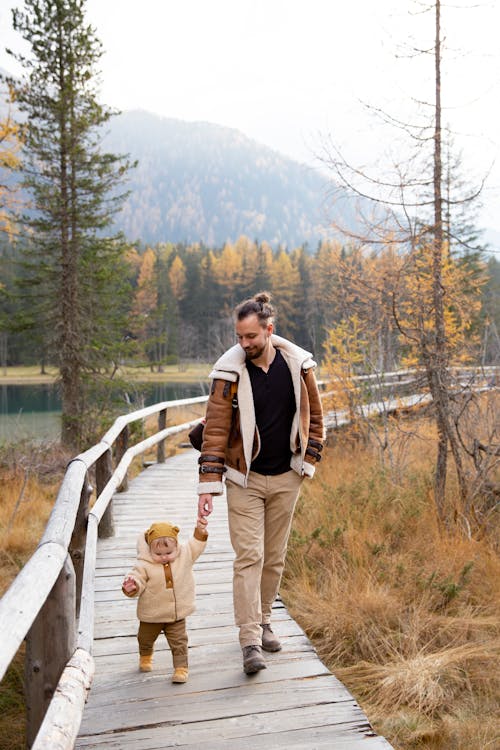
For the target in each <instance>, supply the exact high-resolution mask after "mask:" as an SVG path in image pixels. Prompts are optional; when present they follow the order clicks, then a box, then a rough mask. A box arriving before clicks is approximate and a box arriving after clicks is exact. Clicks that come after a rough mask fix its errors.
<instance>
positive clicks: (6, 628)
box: [0, 396, 208, 748]
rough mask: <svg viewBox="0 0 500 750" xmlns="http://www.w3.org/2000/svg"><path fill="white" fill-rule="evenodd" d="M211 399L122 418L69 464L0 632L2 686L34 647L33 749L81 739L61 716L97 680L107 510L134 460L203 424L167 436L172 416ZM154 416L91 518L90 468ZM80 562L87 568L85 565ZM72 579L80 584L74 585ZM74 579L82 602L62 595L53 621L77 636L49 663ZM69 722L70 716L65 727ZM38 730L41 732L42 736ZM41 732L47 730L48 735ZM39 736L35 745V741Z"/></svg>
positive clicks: (3, 605) (9, 598)
mask: <svg viewBox="0 0 500 750" xmlns="http://www.w3.org/2000/svg"><path fill="white" fill-rule="evenodd" d="M207 398H208V397H207V396H199V397H196V398H189V399H178V400H175V401H165V402H161V403H159V404H155V405H153V406H150V407H146V408H144V409H140V410H137V411H135V412H132V413H130V414H127V415H123V416H120V417H118V419H117V420H116V421H115V422H114V424H113V426H112V427H111V428H110V429H109V430H108V431H107V432H106V434H105V435H104V437H103V438H102V440H101V441H100V442H99V443H98V444H96V445H94V446H92V447H91V448H89V449H88V450H87V451H84V452H83V453H81V454H80V455H78V456H76V458H74V459H73V460H72V461H71V462H70V463H69V465H68V468H67V470H66V473H65V476H64V479H63V481H62V484H61V487H60V490H59V492H58V495H57V498H56V501H55V504H54V507H53V510H52V513H51V515H50V518H49V520H48V522H47V526H46V529H45V532H44V534H43V537H42V539H41V540H40V543H39V545H38V547H37V549H36V550H35V552H34V553H33V555H32V556H31V558H30V559H29V560H28V562H27V563H26V565H25V566H24V567H23V569H22V570H21V571H20V573H19V575H18V576H17V577H16V579H15V580H14V581H13V583H12V584H11V586H10V588H9V589H8V590H7V591H6V593H5V594H4V596H3V597H2V599H1V600H0V632H2V643H1V645H0V679H2V678H3V676H4V674H5V672H6V670H7V668H8V666H9V664H10V663H11V661H12V659H13V658H14V656H15V654H16V653H17V651H18V649H19V647H20V645H21V643H22V642H23V640H24V639H25V638H27V641H28V644H31V646H30V645H28V649H27V652H29V658H28V657H27V660H26V661H27V662H28V663H27V666H26V669H27V671H28V675H27V676H28V678H29V679H28V680H27V687H28V690H29V689H30V686H31V687H33V686H34V687H35V690H37V691H39V692H40V693H41V695H38V697H36V696H34V695H33V696H32V700H31V701H29V700H28V714H29V717H28V718H29V721H28V725H29V726H28V744H29V745H32V746H33V747H47V748H48V747H50V748H57V747H61V748H63V747H64V748H70V747H72V746H73V745H72V744H71V743H72V742H73V741H74V737H76V733H73V731H72V730H69V729H68V727H67V726H66V724H67V723H68V721H65V722H63V724H64V726H62V724H61V721H60V718H61V716H60V713H61V710H63V709H62V706H66V709H64V712H66V713H67V712H68V707H70V713H71V714H72V713H73V712H74V711H77V708H78V705H79V702H78V700H77V701H76V703H75V702H74V697H75V696H71V695H70V696H69V698H68V694H67V690H68V685H70V684H71V685H75V684H78V685H79V686H80V687H79V689H80V691H82V690H84V691H86V690H88V688H89V686H90V682H91V678H92V675H93V666H92V664H93V660H92V656H91V643H92V627H93V570H91V566H92V557H93V558H94V560H95V547H96V541H97V530H98V527H99V523H100V521H101V520H102V519H103V516H104V514H105V512H106V511H107V509H109V508H110V505H111V502H110V501H111V497H112V495H113V492H114V491H115V490H116V489H117V488H118V487H119V486H120V485H123V482H124V480H125V478H126V473H127V469H128V467H129V466H130V463H131V462H132V460H133V458H134V457H135V456H137V455H139V454H140V453H143V452H144V451H146V450H148V449H149V448H151V447H152V446H154V445H155V444H156V445H158V446H161V450H159V456H158V457H159V459H160V460H161V458H162V454H163V460H164V447H163V446H164V442H165V440H166V439H167V438H168V437H169V436H170V435H174V434H177V433H179V432H182V431H184V430H187V429H189V428H190V427H192V426H194V425H195V424H196V423H197V422H198V421H199V417H198V418H196V419H193V420H191V421H189V422H185V423H183V424H181V425H176V426H174V427H169V428H165V427H164V425H165V424H166V411H167V409H169V408H174V407H182V406H191V405H195V404H202V403H204V402H206V401H207ZM154 414H159V415H160V417H159V425H160V426H163V429H161V430H160V431H159V432H156V433H155V434H154V435H152V436H151V437H150V438H146V439H145V440H143V441H141V442H140V443H138V444H137V445H135V446H132V447H131V448H128V447H126V445H125V450H124V451H122V452H123V456H122V457H121V459H120V460H119V462H118V465H117V467H116V469H115V470H114V471H112V473H111V476H107V475H106V473H104V474H102V476H106V482H105V485H104V486H103V487H102V488H99V492H98V496H97V500H96V504H95V505H94V507H93V508H92V510H91V511H90V512H88V501H89V497H90V489H91V488H89V486H88V484H89V483H88V474H89V471H90V470H91V469H92V467H93V466H96V473H97V464H98V462H99V461H100V460H101V459H102V457H103V456H104V457H106V460H107V461H109V458H110V456H111V451H112V449H113V445H114V444H115V443H116V441H117V439H118V438H119V436H120V435H122V434H123V431H124V430H125V429H126V428H127V427H128V425H129V424H130V423H132V422H134V421H137V420H143V419H145V418H147V417H149V416H152V415H154ZM101 481H102V480H101ZM111 526H112V524H111ZM82 527H83V534H84V540H85V544H84V545H83V544H82V538H81V536H82ZM75 537H76V538H75ZM83 559H84V560H85V563H83ZM73 560H74V561H75V563H76V564H75V565H73ZM82 576H83V580H82ZM75 578H76V581H75V580H74V579H75ZM70 579H71V580H72V585H73V587H75V586H76V591H77V594H78V596H77V597H75V596H74V595H73V596H72V597H68V596H67V591H65V594H64V597H63V598H64V599H65V602H66V604H65V605H64V606H65V607H66V610H65V616H64V617H61V616H60V613H58V616H57V617H56V618H54V619H55V620H57V622H59V623H63V627H64V628H66V629H68V628H69V629H71V627H70V625H69V624H68V622H69V620H71V618H72V621H73V632H72V633H71V635H70V636H68V633H63V632H56V631H54V630H52V632H51V635H50V643H49V647H50V648H51V649H52V651H54V644H55V643H56V641H57V642H58V643H63V642H64V643H65V644H66V648H62V652H61V653H58V654H56V656H58V657H59V659H57V658H50V659H45V658H44V654H43V652H40V649H41V647H42V642H43V640H44V638H46V635H47V634H46V632H45V631H46V628H45V627H44V626H45V624H46V622H47V620H48V619H50V620H52V619H53V618H52V617H51V615H50V614H49V612H51V611H52V609H53V608H54V606H56V607H57V606H59V608H61V607H60V601H59V600H60V599H61V596H58V595H57V591H58V589H59V588H60V587H61V586H62V585H63V583H64V582H65V581H69V580H70ZM80 592H81V593H80ZM68 602H70V603H71V606H72V608H73V609H72V612H71V613H69V612H68V611H67V609H68ZM63 609H64V607H63ZM78 614H79V622H80V624H79V626H78V643H80V642H82V643H83V644H85V645H84V647H83V648H81V647H80V648H77V651H76V652H75V645H76V644H75V640H76V635H77V634H76V633H75V623H76V619H77V617H78ZM68 618H69V619H68ZM86 623H88V625H86ZM51 627H53V628H55V627H56V624H55V622H52V623H51ZM56 650H57V649H56ZM77 654H78V656H77ZM84 654H87V656H84ZM51 656H52V654H51ZM75 659H76V661H75ZM58 662H59V663H58ZM76 663H78V664H80V665H85V668H84V670H83V672H84V673H85V675H86V677H85V678H84V679H81V678H78V679H76V683H75V664H76ZM49 672H50V674H49ZM34 676H35V678H34ZM58 682H59V684H58ZM56 685H57V689H56ZM85 686H86V687H85ZM51 693H55V698H54V700H53V704H54V705H53V706H51V709H50V711H49V712H47V714H46V715H45V719H44V714H45V712H46V708H47V705H48V704H49V703H51V701H50V697H51ZM85 694H86V693H85ZM30 703H31V706H30ZM57 717H58V718H57ZM68 718H69V717H68V716H66V719H68ZM80 719H81V711H80V713H79V715H78V717H77V718H75V717H73V718H72V719H71V721H69V724H70V725H72V726H73V727H75V726H76V732H77V731H78V726H79V722H80ZM42 720H43V723H42ZM54 721H55V723H56V724H57V725H58V726H59V730H60V733H61V736H60V738H59V739H58V740H57V741H56V735H57V732H58V731H59V730H57V727H55V725H54ZM39 727H40V732H38V728H39ZM42 727H43V728H44V729H43V731H42ZM37 732H38V737H37V739H36V740H35V739H34V738H35V735H36V734H37ZM54 732H55V734H54ZM68 732H69V734H68ZM70 736H72V737H73V740H70ZM32 743H34V744H32ZM44 743H45V744H44ZM61 743H62V744H61Z"/></svg>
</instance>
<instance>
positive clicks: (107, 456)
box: [95, 450, 115, 539]
mask: <svg viewBox="0 0 500 750" xmlns="http://www.w3.org/2000/svg"><path fill="white" fill-rule="evenodd" d="M112 476H113V459H112V457H111V450H107V451H106V452H105V453H103V454H102V456H101V457H100V458H98V459H97V461H96V462H95V484H96V496H97V497H99V495H100V494H101V492H102V491H103V489H104V488H105V487H106V485H107V483H108V482H109V480H110V479H111V477H112ZM114 533H115V529H114V524H113V501H112V500H110V501H109V505H108V507H107V508H106V510H105V511H104V515H103V517H102V518H101V523H100V524H99V537H100V538H101V539H108V538H109V537H110V536H113V534H114Z"/></svg>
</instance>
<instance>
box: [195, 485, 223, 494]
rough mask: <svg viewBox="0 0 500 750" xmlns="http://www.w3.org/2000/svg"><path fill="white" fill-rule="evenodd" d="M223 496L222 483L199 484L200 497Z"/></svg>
mask: <svg viewBox="0 0 500 750" xmlns="http://www.w3.org/2000/svg"><path fill="white" fill-rule="evenodd" d="M205 494H208V495H222V482H199V483H198V495H205Z"/></svg>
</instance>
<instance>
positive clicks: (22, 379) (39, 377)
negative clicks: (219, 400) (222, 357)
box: [0, 363, 212, 386]
mask: <svg viewBox="0 0 500 750" xmlns="http://www.w3.org/2000/svg"><path fill="white" fill-rule="evenodd" d="M36 369H38V368H35V367H7V368H6V372H5V369H3V370H0V386H1V385H55V384H56V383H57V382H58V381H59V373H58V372H55V371H53V372H47V373H45V374H43V373H40V372H36V371H35V370H36ZM211 369H212V368H211V366H210V365H208V364H198V363H196V364H192V365H187V366H186V369H179V367H178V365H165V367H164V370H163V372H151V371H150V370H149V369H146V368H142V367H141V368H123V370H120V371H118V372H117V377H119V378H124V379H126V380H130V381H131V382H132V383H167V384H168V383H199V382H200V381H203V382H207V383H208V375H209V373H210V370H211Z"/></svg>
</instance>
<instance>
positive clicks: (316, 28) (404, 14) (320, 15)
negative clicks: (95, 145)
mask: <svg viewBox="0 0 500 750" xmlns="http://www.w3.org/2000/svg"><path fill="white" fill-rule="evenodd" d="M476 1H477V0H467V1H465V0H452V1H451V2H450V3H449V5H443V10H442V16H443V19H442V25H443V35H444V36H445V37H446V49H445V54H444V63H443V89H442V90H443V104H444V105H445V107H446V110H445V115H444V118H443V121H444V124H449V125H450V126H451V128H452V129H453V131H454V132H455V133H456V138H455V141H456V144H457V147H459V148H461V149H462V150H463V163H464V168H465V173H466V176H467V177H468V178H470V179H471V181H472V182H474V180H475V179H478V178H480V177H481V176H483V175H484V174H485V172H486V171H487V170H488V169H489V168H490V167H491V165H492V164H493V163H494V162H495V160H496V162H497V163H496V164H494V165H493V167H492V170H491V174H490V176H489V178H488V180H487V184H486V188H485V190H484V193H483V202H484V204H485V209H484V211H483V213H482V215H481V222H482V223H483V224H484V225H486V226H489V227H491V228H493V229H495V230H497V231H498V232H500V210H498V209H499V207H500V206H499V204H500V43H499V42H498V35H499V33H500V2H498V1H497V0H484V1H483V0H479V2H478V4H477V5H475V4H474V3H475V2H476ZM16 5H21V3H20V2H19V3H15V2H11V1H9V0H0V32H1V39H2V40H4V44H2V49H1V51H0V66H1V67H4V68H7V69H9V70H11V71H12V72H16V71H15V70H14V66H13V63H12V60H11V58H9V57H8V56H7V55H6V54H5V53H4V46H5V44H8V45H10V46H18V45H19V39H18V38H17V35H14V34H13V33H12V31H11V30H10V25H11V23H10V8H11V7H13V6H16ZM423 7H424V5H423V4H418V3H416V2H414V0H345V2H341V1H340V0H337V1H336V0H141V1H140V2H139V0H87V17H88V20H89V21H90V23H91V24H92V25H93V26H95V28H96V31H97V35H98V37H99V38H100V40H101V41H102V43H103V47H104V50H105V55H104V56H103V58H102V61H101V69H102V96H101V99H102V100H103V101H104V102H106V103H107V104H110V105H113V106H116V107H118V108H120V109H133V108H141V109H145V110H149V111H151V112H155V113H157V114H160V115H162V116H165V117H175V118H179V119H182V120H190V121H192V120H204V121H208V122H213V123H218V124H220V125H226V126H230V127H234V128H237V129H238V130H241V131H242V132H243V133H245V134H246V135H247V136H249V137H251V138H254V139H255V140H257V141H259V142H261V143H264V144H266V145H268V146H271V147H272V148H275V149H277V150H279V151H281V152H282V153H284V154H286V155H289V156H291V157H293V158H296V159H298V160H300V161H305V162H311V161H313V160H314V158H315V156H317V155H321V154H322V153H323V147H322V144H323V143H324V142H325V140H327V139H328V138H332V139H333V140H334V141H335V142H336V143H338V144H339V145H341V146H342V147H343V148H344V149H345V151H346V153H347V155H348V156H349V158H350V159H351V160H353V161H356V162H358V160H359V162H358V163H359V164H366V163H367V162H368V161H372V162H374V161H376V160H377V159H378V160H379V161H380V162H381V163H383V162H384V160H385V159H387V154H386V149H387V146H388V143H389V142H390V140H391V138H392V137H393V131H389V130H388V129H386V128H383V127H382V125H381V123H380V121H379V120H377V119H376V118H374V116H373V115H370V114H369V111H368V110H367V108H366V107H365V106H364V105H363V104H362V103H367V104H369V105H372V106H374V107H380V108H382V109H383V110H384V111H386V112H388V113H389V114H391V115H392V116H394V117H397V118H398V119H405V118H406V117H411V118H413V120H412V121H414V119H415V114H414V106H415V104H414V101H412V99H413V100H419V101H423V102H431V101H432V98H433V87H434V83H433V73H434V71H433V62H432V58H431V57H430V56H427V57H422V56H418V57H413V58H412V59H410V58H409V57H408V54H409V51H410V48H411V47H414V48H417V47H418V48H420V49H424V48H429V47H431V45H432V42H433V34H434V21H433V15H432V14H429V13H422V12H418V11H419V9H420V11H421V9H422V8H423ZM423 111H425V105H424V106H423V107H421V113H420V115H418V116H419V117H420V116H421V115H422V113H423Z"/></svg>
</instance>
